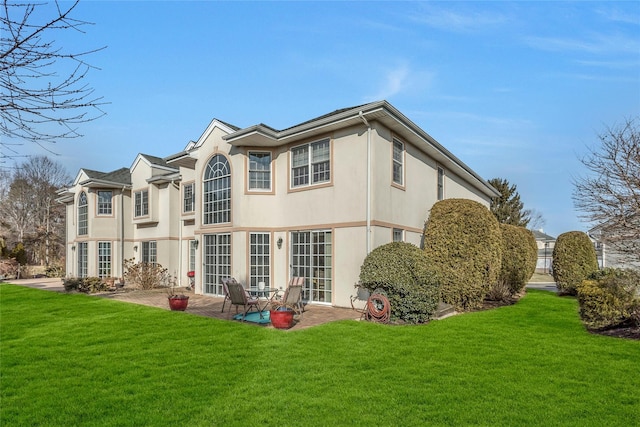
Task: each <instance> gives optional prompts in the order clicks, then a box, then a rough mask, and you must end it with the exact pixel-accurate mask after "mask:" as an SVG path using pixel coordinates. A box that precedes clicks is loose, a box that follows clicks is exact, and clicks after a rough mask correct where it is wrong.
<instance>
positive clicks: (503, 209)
mask: <svg viewBox="0 0 640 427" xmlns="http://www.w3.org/2000/svg"><path fill="white" fill-rule="evenodd" d="M489 184H491V185H492V186H493V188H495V189H496V190H498V192H499V193H500V196H498V197H494V198H493V199H492V200H491V205H490V207H489V209H490V210H491V212H492V213H493V214H494V215H495V217H496V218H497V219H498V222H500V223H502V224H510V225H515V226H518V227H526V226H527V225H528V224H529V221H531V216H530V215H531V213H530V211H528V210H524V209H523V208H524V204H523V203H522V201H520V194H518V191H517V190H516V185H515V184H513V185H511V184H509V181H507V180H506V179H502V178H493V179H490V180H489Z"/></svg>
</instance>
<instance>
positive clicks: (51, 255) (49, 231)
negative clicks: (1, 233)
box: [0, 156, 71, 265]
mask: <svg viewBox="0 0 640 427" xmlns="http://www.w3.org/2000/svg"><path fill="white" fill-rule="evenodd" d="M70 180H71V178H70V177H69V175H68V174H67V172H66V171H65V169H64V168H63V167H62V166H61V165H60V164H59V163H56V162H54V161H52V160H50V159H49V158H48V157H45V156H34V157H31V158H30V159H29V160H28V161H26V162H24V163H23V164H21V165H20V166H19V167H18V169H16V170H15V172H14V173H13V175H12V177H11V179H10V184H9V189H8V191H7V192H6V194H5V195H4V196H3V198H2V199H0V217H2V218H3V223H4V225H5V227H6V230H7V232H6V234H7V241H8V242H9V243H12V244H13V245H15V244H17V243H23V244H24V245H25V249H26V250H27V253H28V256H29V258H30V259H31V261H32V262H36V263H40V264H45V265H49V264H50V261H51V260H55V259H57V258H58V257H59V256H61V255H62V252H63V247H62V242H63V241H64V206H62V205H60V204H58V203H56V202H55V198H56V195H57V193H56V191H57V190H58V189H59V188H61V187H64V186H66V185H68V184H69V182H70Z"/></svg>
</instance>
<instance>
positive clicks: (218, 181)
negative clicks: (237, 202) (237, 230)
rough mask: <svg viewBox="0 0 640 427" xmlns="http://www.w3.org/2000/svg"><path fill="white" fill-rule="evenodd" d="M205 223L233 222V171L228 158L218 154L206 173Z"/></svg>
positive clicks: (210, 161) (206, 169)
mask: <svg viewBox="0 0 640 427" xmlns="http://www.w3.org/2000/svg"><path fill="white" fill-rule="evenodd" d="M202 202H203V204H204V205H203V215H202V217H203V223H204V224H224V223H227V222H230V221H231V171H230V169H229V162H228V161H227V158H226V157H224V156H222V155H220V154H217V155H215V156H214V157H213V158H212V159H211V160H209V163H207V167H206V168H205V171H204V194H203V197H202Z"/></svg>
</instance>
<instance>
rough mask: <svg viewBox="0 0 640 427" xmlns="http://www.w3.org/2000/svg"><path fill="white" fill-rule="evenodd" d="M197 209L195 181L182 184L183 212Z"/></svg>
mask: <svg viewBox="0 0 640 427" xmlns="http://www.w3.org/2000/svg"><path fill="white" fill-rule="evenodd" d="M195 210H196V192H195V183H193V182H192V183H191V184H185V185H183V186H182V212H184V213H187V212H193V211H195Z"/></svg>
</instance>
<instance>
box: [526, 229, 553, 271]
mask: <svg viewBox="0 0 640 427" xmlns="http://www.w3.org/2000/svg"><path fill="white" fill-rule="evenodd" d="M531 232H532V233H533V235H534V237H535V238H536V245H537V246H538V261H537V263H536V273H546V274H551V264H552V261H553V248H554V247H555V245H556V238H555V237H552V236H549V235H548V234H545V233H544V231H543V230H542V229H540V230H531Z"/></svg>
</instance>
